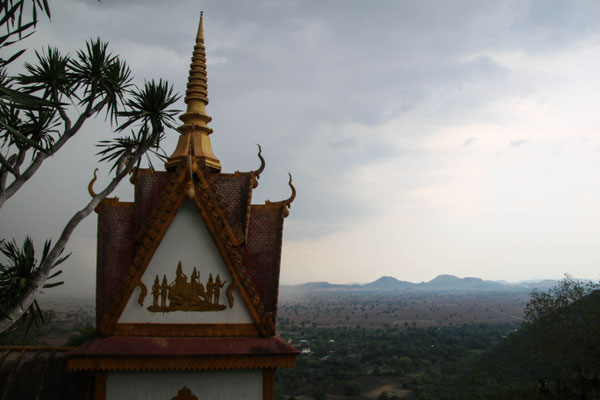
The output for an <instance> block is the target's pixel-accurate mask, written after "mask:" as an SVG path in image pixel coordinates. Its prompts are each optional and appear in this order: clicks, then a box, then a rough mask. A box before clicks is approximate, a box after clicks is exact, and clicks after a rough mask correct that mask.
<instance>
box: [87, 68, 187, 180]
mask: <svg viewBox="0 0 600 400" xmlns="http://www.w3.org/2000/svg"><path fill="white" fill-rule="evenodd" d="M178 99H179V95H177V94H175V93H174V91H173V86H171V85H169V83H168V82H166V81H163V80H162V79H161V80H159V81H158V82H156V81H154V80H152V81H150V82H145V83H144V87H143V88H142V89H134V90H133V91H132V93H131V97H130V98H129V99H128V100H127V101H126V102H125V110H124V111H121V112H119V114H118V115H119V117H124V118H126V121H125V122H124V123H123V124H121V125H120V126H119V127H118V128H117V132H122V131H124V130H125V129H127V128H129V127H132V126H134V127H136V128H137V130H133V129H132V130H131V135H130V136H128V137H118V138H115V139H112V140H103V141H101V142H100V143H99V144H98V146H99V147H100V148H102V150H100V151H99V152H98V155H100V156H101V158H100V161H110V162H112V163H113V165H112V168H111V170H113V169H115V168H116V167H117V165H118V160H120V159H122V158H123V157H126V156H127V155H129V154H133V153H134V152H135V151H137V150H139V149H141V148H143V147H148V152H149V153H151V154H154V155H156V156H157V157H158V158H160V159H163V160H164V159H166V154H165V153H164V152H163V151H162V149H161V148H160V142H161V140H162V139H163V137H164V131H165V127H168V128H174V127H175V115H177V113H179V110H174V109H172V108H170V107H171V106H172V105H173V104H175V102H177V100H178ZM146 157H147V161H148V164H149V165H150V166H151V167H152V161H151V159H150V157H148V154H146ZM138 163H139V161H138Z"/></svg>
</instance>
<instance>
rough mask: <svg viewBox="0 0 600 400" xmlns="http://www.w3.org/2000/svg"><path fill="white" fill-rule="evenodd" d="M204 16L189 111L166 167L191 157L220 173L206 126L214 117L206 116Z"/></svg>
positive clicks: (190, 81)
mask: <svg viewBox="0 0 600 400" xmlns="http://www.w3.org/2000/svg"><path fill="white" fill-rule="evenodd" d="M202 20H203V13H202V12H201V13H200V23H199V25H198V34H197V35H196V45H195V46H194V53H193V56H192V63H191V65H190V76H189V78H188V84H187V90H186V92H185V103H186V104H187V110H186V112H185V113H184V114H183V115H182V116H180V117H179V119H181V120H182V121H183V125H181V126H180V127H179V128H177V130H178V131H179V132H180V133H181V136H180V137H179V142H177V147H176V148H175V151H174V152H173V154H171V156H170V157H169V159H168V160H167V162H166V164H165V167H166V168H167V169H168V168H171V167H174V166H175V165H177V164H179V163H180V162H181V161H182V160H185V161H187V160H188V158H189V157H190V156H191V157H192V158H193V159H194V161H198V162H200V163H201V164H202V165H204V166H206V167H209V168H212V169H214V170H217V171H220V170H221V162H220V161H219V159H218V158H217V157H216V156H215V154H214V153H213V150H212V146H211V144H210V138H209V137H208V135H210V134H211V133H212V131H213V130H212V129H211V128H209V127H208V126H207V124H208V123H209V122H210V121H211V119H212V118H211V117H209V116H208V115H206V106H207V105H208V85H207V78H206V48H205V47H204V28H203V21H202Z"/></svg>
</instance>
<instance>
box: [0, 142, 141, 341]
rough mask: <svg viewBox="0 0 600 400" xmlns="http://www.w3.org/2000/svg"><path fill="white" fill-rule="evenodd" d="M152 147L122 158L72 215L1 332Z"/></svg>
mask: <svg viewBox="0 0 600 400" xmlns="http://www.w3.org/2000/svg"><path fill="white" fill-rule="evenodd" d="M150 147H151V143H148V144H145V145H144V146H142V147H140V148H139V149H138V150H137V151H135V152H134V153H133V154H131V157H124V158H122V159H121V160H120V161H119V164H120V167H121V168H119V169H120V170H121V171H120V172H118V173H116V174H115V177H114V178H113V179H112V181H111V182H110V183H109V184H108V185H107V186H106V187H105V188H104V190H102V191H101V192H100V193H98V194H97V195H96V196H95V197H93V198H92V199H91V200H90V201H89V202H88V204H87V205H86V206H85V207H84V208H82V209H81V210H79V211H78V212H76V213H75V215H73V217H71V219H70V220H69V222H68V223H67V225H66V226H65V227H64V229H63V231H62V233H61V235H60V238H59V239H58V241H57V242H56V243H55V244H54V246H53V247H52V250H50V253H48V256H47V257H46V260H45V261H44V263H43V264H42V265H41V266H40V268H39V269H38V271H37V273H36V275H35V276H34V277H33V279H32V285H31V288H30V289H29V290H27V292H25V293H24V294H23V295H22V296H21V298H20V299H19V302H18V303H17V304H16V305H15V306H14V307H13V308H12V309H10V310H8V312H7V313H6V316H5V317H4V318H2V319H0V333H2V332H4V331H5V330H7V329H8V328H10V326H11V325H12V324H14V323H15V322H16V321H17V320H18V319H19V318H21V316H22V315H23V314H24V313H25V312H27V310H28V309H29V307H31V304H33V301H34V300H35V297H36V296H37V295H38V293H39V292H40V290H41V289H42V287H43V286H44V284H45V283H46V281H47V280H48V276H49V275H50V271H51V270H52V266H53V265H54V263H55V262H56V260H57V259H58V258H59V257H60V255H61V253H62V252H63V250H64V249H65V247H66V245H67V242H68V241H69V238H70V237H71V235H72V234H73V232H74V231H75V228H77V225H79V223H80V222H81V221H83V219H84V218H85V217H87V216H88V215H90V213H91V212H92V211H93V210H94V209H95V208H96V207H97V206H98V204H100V202H101V201H102V200H104V199H105V198H106V197H107V196H108V195H109V194H111V193H112V191H113V190H114V189H115V188H116V187H117V186H118V185H119V183H120V182H121V180H123V178H125V177H126V176H127V175H128V174H129V172H130V171H131V170H132V169H133V167H134V166H135V164H136V163H137V161H138V160H139V159H140V158H141V157H142V156H143V155H144V153H146V151H148V149H149V148H150Z"/></svg>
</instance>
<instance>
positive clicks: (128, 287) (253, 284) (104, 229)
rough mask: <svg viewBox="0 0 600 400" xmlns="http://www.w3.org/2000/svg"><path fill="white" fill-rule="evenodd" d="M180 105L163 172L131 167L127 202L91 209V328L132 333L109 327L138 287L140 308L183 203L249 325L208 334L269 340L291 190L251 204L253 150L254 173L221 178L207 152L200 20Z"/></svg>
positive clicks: (217, 163)
mask: <svg viewBox="0 0 600 400" xmlns="http://www.w3.org/2000/svg"><path fill="white" fill-rule="evenodd" d="M185 101H186V103H187V111H186V112H185V113H184V114H183V115H182V116H181V120H182V121H183V125H182V126H181V127H180V128H178V130H179V132H180V133H181V136H180V138H179V142H178V145H177V147H176V149H175V151H174V152H173V154H172V155H171V156H170V157H169V159H168V161H167V162H166V163H165V168H166V171H161V172H157V171H151V170H144V169H137V170H136V171H135V173H134V176H132V183H133V184H134V185H135V200H134V202H121V201H119V200H118V199H105V200H103V201H102V202H101V203H100V205H99V206H98V208H97V210H96V211H97V212H98V249H97V250H98V258H97V290H96V296H97V300H96V303H97V307H96V317H97V324H96V326H97V328H98V331H99V333H100V334H101V335H103V336H110V335H114V334H125V335H129V334H133V333H132V332H134V331H136V330H135V329H132V327H131V326H120V327H117V322H118V320H119V317H120V315H121V314H122V312H123V310H124V307H125V306H126V304H127V302H128V300H129V298H130V297H131V296H132V294H133V292H134V290H135V289H136V287H140V288H141V295H140V298H139V303H140V304H142V303H143V301H144V297H145V296H146V294H147V291H148V289H147V288H146V287H145V285H144V284H143V283H142V281H141V277H142V275H143V273H144V271H145V270H146V268H147V266H148V264H149V263H150V260H151V259H152V257H153V255H154V252H155V251H156V249H157V248H158V246H159V244H160V243H161V240H162V238H163V237H164V235H165V233H166V232H167V230H168V229H169V226H170V224H171V222H172V221H173V219H174V217H175V215H176V214H177V212H178V210H179V209H180V207H181V206H182V204H183V202H184V201H185V200H189V201H192V202H193V203H194V204H195V206H196V208H197V210H198V212H199V214H200V215H201V216H202V219H203V221H204V223H205V225H206V228H207V230H208V232H209V234H210V235H211V237H212V239H213V242H214V244H215V246H216V247H217V250H218V252H219V253H220V255H221V257H222V259H223V261H224V263H225V266H226V268H227V270H228V272H229V274H230V276H231V278H232V280H233V282H234V284H235V289H237V291H238V292H239V294H240V296H241V298H242V299H243V301H244V303H245V305H246V306H247V308H248V311H249V313H250V316H251V317H252V319H253V321H254V323H255V325H256V327H255V329H254V330H252V329H249V328H248V327H237V328H235V329H229V330H226V331H225V333H224V331H221V332H220V333H219V332H215V333H210V334H216V335H224V334H225V335H229V334H234V333H235V332H237V334H238V335H244V334H252V332H257V333H259V334H260V335H262V336H271V335H274V334H275V324H276V320H277V300H278V290H279V271H280V260H281V244H282V234H283V219H284V218H285V217H286V216H287V215H288V214H289V207H290V204H291V202H292V201H293V200H294V198H295V193H296V192H295V189H294V187H293V185H292V182H291V177H290V182H289V185H290V188H291V190H292V196H291V197H290V198H289V199H287V200H283V201H278V202H270V201H267V202H266V203H265V204H260V205H259V204H252V192H253V190H254V189H255V188H256V187H257V186H258V179H259V177H260V174H261V172H262V171H263V170H264V168H265V161H264V159H263V157H262V156H261V151H262V149H260V146H259V153H258V157H259V159H260V163H261V164H260V167H259V168H258V169H257V170H255V171H249V172H238V171H236V172H234V173H223V172H221V164H220V161H219V160H218V159H217V158H216V156H214V154H213V153H212V147H211V145H210V139H209V135H210V134H211V133H212V129H210V128H208V126H207V124H208V122H210V120H211V118H210V117H208V116H207V115H206V110H205V107H206V105H207V104H208V94H207V77H206V55H205V48H204V33H203V18H202V16H201V18H200V24H199V27H198V34H197V37H196V45H195V46H194V55H193V57H192V63H191V67H190V75H189V80H188V87H187V92H186V98H185ZM90 193H92V190H90ZM186 329H187V328H186ZM137 332H138V334H139V332H140V330H138V331H137ZM144 332H145V334H147V335H152V334H156V333H157V332H161V333H162V332H164V329H162V327H156V329H154V330H152V329H146V328H144ZM179 332H184V331H182V330H180V331H179ZM194 332H199V330H198V329H196V330H193V329H192V330H190V329H187V330H185V332H184V333H180V334H186V335H189V334H193V333H194ZM205 332H208V331H205ZM211 332H212V331H211ZM206 334H209V333H206ZM176 335H177V334H174V336H176Z"/></svg>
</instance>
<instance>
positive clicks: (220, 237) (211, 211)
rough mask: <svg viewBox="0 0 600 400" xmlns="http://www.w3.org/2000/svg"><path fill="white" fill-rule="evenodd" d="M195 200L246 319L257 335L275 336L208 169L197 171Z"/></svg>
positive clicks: (269, 318)
mask: <svg viewBox="0 0 600 400" xmlns="http://www.w3.org/2000/svg"><path fill="white" fill-rule="evenodd" d="M195 175H196V176H197V177H198V183H197V184H196V191H195V192H196V196H195V198H194V202H195V204H196V206H197V207H198V209H199V210H200V212H201V214H202V217H203V219H204V221H205V223H206V226H207V228H208V230H209V232H210V234H211V236H212V237H213V240H214V241H215V244H216V245H217V248H218V250H219V252H220V253H221V257H222V258H223V261H224V262H225V265H226V266H227V269H228V270H229V273H230V274H231V278H232V279H233V281H234V282H235V286H236V288H237V289H238V291H239V293H240V295H241V297H242V299H244V303H246V305H247V306H248V310H249V311H250V315H252V318H253V319H254V320H255V321H256V323H257V325H258V329H259V332H260V334H261V335H263V336H271V335H274V334H275V325H274V321H273V316H272V315H269V314H271V313H265V312H264V309H265V307H264V305H263V302H262V301H261V299H260V296H259V295H258V293H257V292H256V289H255V288H254V285H252V281H251V280H250V278H249V277H248V276H247V275H246V271H245V269H244V267H243V266H242V256H243V254H242V251H243V249H242V248H241V247H240V245H241V244H242V243H243V240H244V239H245V238H244V237H242V238H239V239H237V238H236V237H235V235H234V233H233V231H232V230H231V228H230V227H229V224H228V223H227V218H226V216H225V213H224V212H223V209H224V206H223V205H222V204H221V196H220V195H219V194H218V192H217V189H216V187H215V181H214V179H210V178H211V177H212V176H214V175H212V174H211V172H210V170H209V169H208V168H198V169H197V170H196V174H195Z"/></svg>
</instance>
